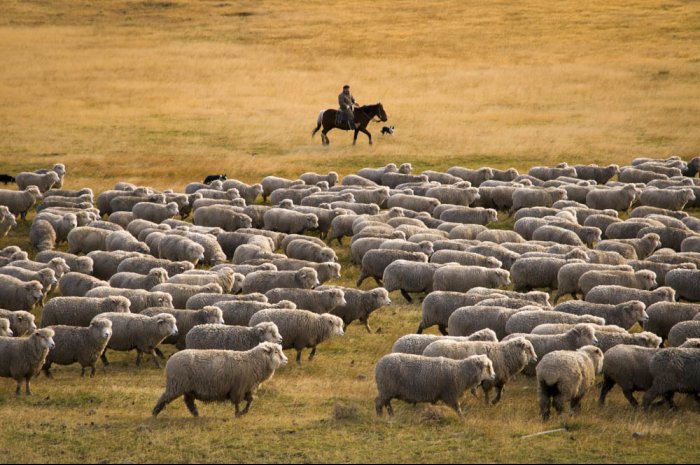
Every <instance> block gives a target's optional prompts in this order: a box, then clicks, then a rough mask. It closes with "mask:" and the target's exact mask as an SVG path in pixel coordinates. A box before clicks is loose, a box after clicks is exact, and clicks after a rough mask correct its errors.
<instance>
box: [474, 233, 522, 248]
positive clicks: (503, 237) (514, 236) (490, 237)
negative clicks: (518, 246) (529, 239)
mask: <svg viewBox="0 0 700 465" xmlns="http://www.w3.org/2000/svg"><path fill="white" fill-rule="evenodd" d="M476 240H477V241H479V242H493V243H495V244H502V243H504V242H516V243H523V242H525V239H523V237H522V236H521V235H520V234H518V233H517V232H515V231H507V230H501V229H488V230H486V231H482V232H480V233H479V234H477V236H476Z"/></svg>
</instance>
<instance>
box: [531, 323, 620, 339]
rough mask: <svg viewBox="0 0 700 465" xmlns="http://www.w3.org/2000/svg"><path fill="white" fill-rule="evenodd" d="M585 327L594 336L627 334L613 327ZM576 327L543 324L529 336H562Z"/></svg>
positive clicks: (591, 325)
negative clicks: (591, 330)
mask: <svg viewBox="0 0 700 465" xmlns="http://www.w3.org/2000/svg"><path fill="white" fill-rule="evenodd" d="M585 324H586V325H588V326H590V327H591V328H592V329H593V331H595V333H596V336H598V335H600V333H616V334H627V335H628V334H629V333H628V332H627V330H626V329H625V328H621V327H619V326H615V325H607V324H606V325H597V324H594V323H585ZM574 326H576V325H575V324H570V323H544V324H541V325H537V326H535V327H534V328H533V329H532V331H530V334H544V335H552V334H564V333H566V332H567V331H569V330H571V329H573V328H574Z"/></svg>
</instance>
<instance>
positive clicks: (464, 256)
mask: <svg viewBox="0 0 700 465" xmlns="http://www.w3.org/2000/svg"><path fill="white" fill-rule="evenodd" d="M383 246H384V244H382V247H383ZM430 263H441V264H445V263H459V264H460V265H463V266H482V267H485V268H500V267H501V262H500V261H498V260H497V259H495V258H493V257H485V256H483V255H480V254H477V253H473V252H461V251H458V250H438V251H437V252H435V253H433V254H432V255H431V256H430Z"/></svg>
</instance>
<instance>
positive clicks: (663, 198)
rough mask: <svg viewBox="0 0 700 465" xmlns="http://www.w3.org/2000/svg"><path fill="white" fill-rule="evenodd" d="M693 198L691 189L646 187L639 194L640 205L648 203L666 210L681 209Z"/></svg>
mask: <svg viewBox="0 0 700 465" xmlns="http://www.w3.org/2000/svg"><path fill="white" fill-rule="evenodd" d="M691 200H695V194H694V193H693V190H692V189H657V188H655V187H647V188H646V189H644V190H643V191H642V193H641V195H640V196H639V201H640V203H641V204H642V205H648V206H652V207H657V208H663V209H666V210H674V211H678V210H683V207H685V205H686V204H687V203H688V202H690V201H691Z"/></svg>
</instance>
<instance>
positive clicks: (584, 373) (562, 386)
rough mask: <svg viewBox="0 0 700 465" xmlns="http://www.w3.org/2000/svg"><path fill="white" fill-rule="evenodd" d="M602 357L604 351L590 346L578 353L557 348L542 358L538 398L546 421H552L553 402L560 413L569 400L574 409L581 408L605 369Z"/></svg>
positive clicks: (539, 370)
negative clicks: (587, 394)
mask: <svg viewBox="0 0 700 465" xmlns="http://www.w3.org/2000/svg"><path fill="white" fill-rule="evenodd" d="M603 359H604V357H603V352H602V351H601V350H600V349H599V348H597V347H594V346H590V345H587V346H584V347H581V348H580V349H578V350H577V351H576V352H573V351H568V350H557V351H553V352H550V353H548V354H547V355H545V356H544V357H542V360H541V361H540V363H539V364H538V365H537V397H538V399H539V404H540V415H541V416H542V420H543V421H547V420H549V415H550V409H551V406H552V405H554V409H555V410H556V411H557V413H558V414H559V415H561V414H562V412H563V411H564V402H569V403H570V405H571V410H573V411H575V412H577V411H579V410H580V408H581V400H582V399H583V396H585V395H586V393H587V392H588V391H589V390H590V389H591V388H592V387H593V385H594V384H595V377H596V374H598V373H600V372H601V371H602V369H603Z"/></svg>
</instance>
